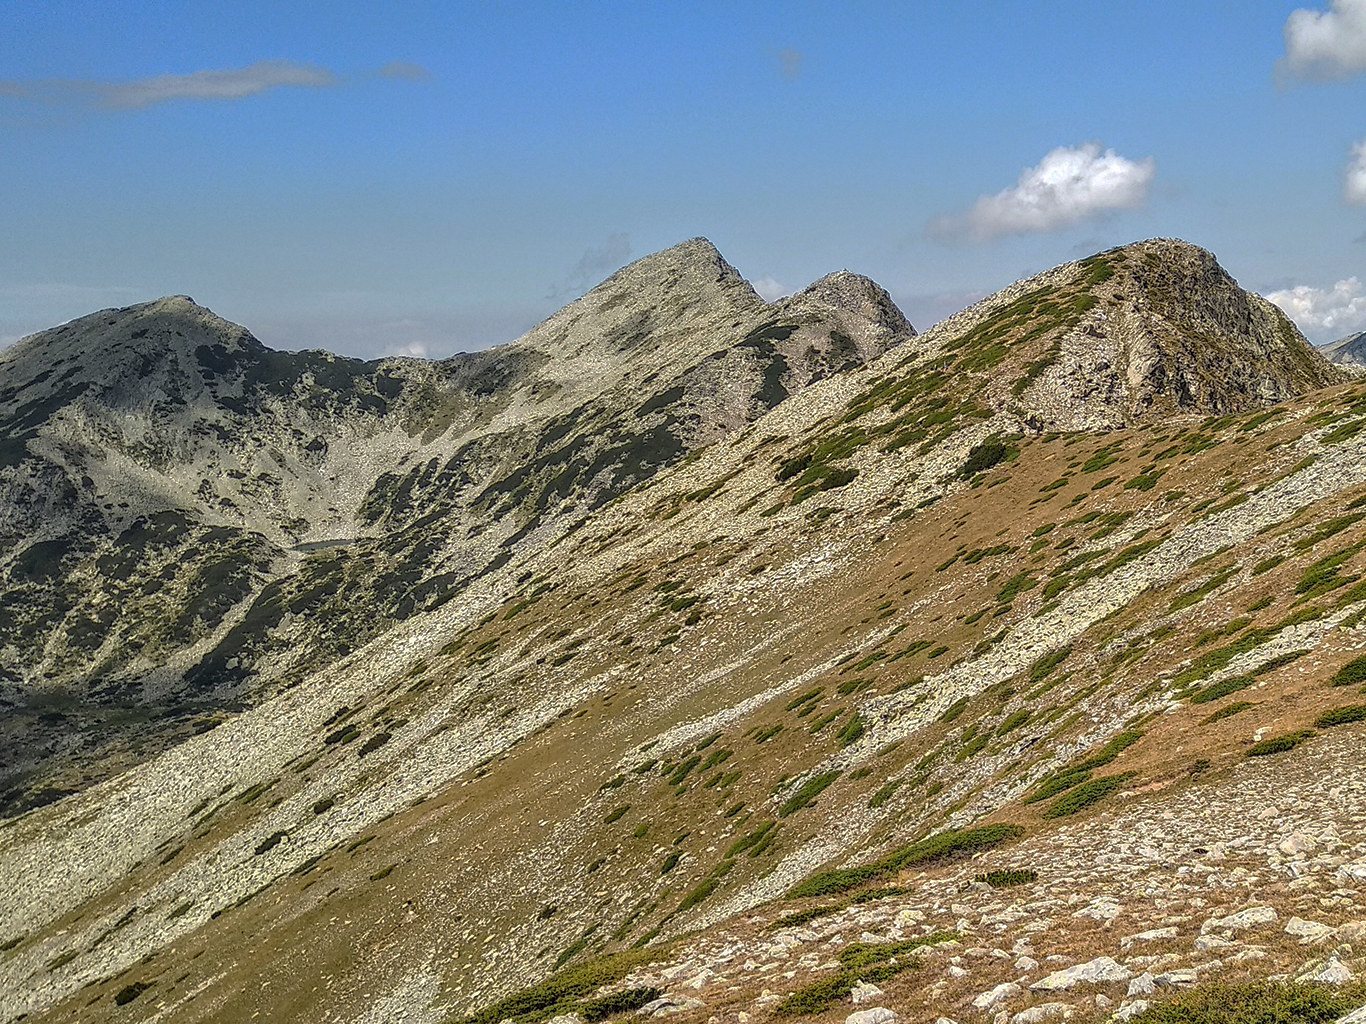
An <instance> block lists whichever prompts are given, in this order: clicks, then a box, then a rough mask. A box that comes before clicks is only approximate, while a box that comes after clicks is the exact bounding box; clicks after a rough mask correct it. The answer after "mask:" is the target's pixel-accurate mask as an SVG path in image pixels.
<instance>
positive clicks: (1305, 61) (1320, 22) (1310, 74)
mask: <svg viewBox="0 0 1366 1024" xmlns="http://www.w3.org/2000/svg"><path fill="white" fill-rule="evenodd" d="M1283 32H1284V33H1285V56H1284V57H1283V58H1281V60H1280V62H1279V63H1278V64H1277V70H1278V71H1279V72H1280V73H1282V74H1285V73H1289V74H1291V75H1295V76H1296V77H1299V78H1308V79H1318V80H1323V79H1332V78H1349V77H1351V76H1352V75H1355V74H1358V73H1359V72H1362V71H1366V0H1329V4H1328V10H1327V11H1313V10H1303V9H1301V10H1297V11H1292V12H1291V14H1290V17H1289V18H1287V19H1286V22H1285V28H1284V29H1283Z"/></svg>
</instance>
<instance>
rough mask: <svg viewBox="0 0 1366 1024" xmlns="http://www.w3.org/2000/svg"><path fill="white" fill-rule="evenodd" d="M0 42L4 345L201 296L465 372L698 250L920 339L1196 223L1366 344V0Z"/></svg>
mask: <svg viewBox="0 0 1366 1024" xmlns="http://www.w3.org/2000/svg"><path fill="white" fill-rule="evenodd" d="M1297 11H1298V13H1297ZM0 58H2V59H0V343H2V342H6V341H12V340H13V339H14V338H16V337H19V336H22V335H23V334H26V333H29V332H31V331H34V330H39V329H41V328H43V327H47V326H51V325H53V324H56V323H59V322H62V321H64V320H67V319H70V318H72V317H75V316H79V315H82V314H84V313H87V312H90V311H92V310H95V309H99V308H102V307H107V306H115V305H127V304H130V303H133V302H138V301H143V300H146V299H150V298H154V297H156V296H159V295H164V294H175V293H184V294H190V295H192V296H194V298H195V299H196V300H197V301H199V302H201V303H203V304H204V305H207V306H209V307H211V308H213V309H214V310H215V311H217V312H219V313H220V314H222V315H223V316H226V317H228V318H229V319H232V320H236V321H238V322H240V323H243V324H245V325H246V326H248V327H249V328H251V329H252V330H253V331H254V332H255V333H256V334H257V336H258V337H260V338H261V339H262V340H263V341H265V342H266V343H267V344H270V345H274V346H276V347H282V348H298V347H313V346H317V347H326V348H330V349H332V350H334V351H341V352H347V353H351V354H357V355H364V356H367V357H368V356H376V355H380V354H384V353H391V352H414V353H425V354H430V355H433V356H440V355H445V354H448V353H450V352H453V351H457V350H461V349H470V348H478V347H483V346H485V345H489V344H494V343H499V342H504V341H509V340H511V339H512V338H514V337H516V336H517V335H519V334H520V333H522V332H523V331H525V330H527V329H528V328H530V327H531V326H532V325H534V324H535V323H536V322H538V321H539V320H540V319H542V318H544V317H545V316H547V315H549V314H550V313H551V312H553V311H554V310H555V309H556V308H558V307H559V306H560V305H562V304H563V303H564V302H566V301H568V300H570V299H572V298H573V297H575V296H576V295H577V294H579V293H580V292H581V291H582V290H584V288H585V287H587V286H589V285H591V284H593V283H596V281H597V280H599V279H601V278H602V277H604V276H606V274H608V273H610V272H611V271H612V270H614V269H616V267H617V266H620V265H621V264H622V263H624V262H627V261H628V260H630V259H634V258H638V257H640V256H642V255H645V254H647V253H649V252H652V251H655V250H657V249H661V248H664V247H667V246H669V245H672V244H675V243H676V242H679V241H682V240H683V239H685V238H689V237H691V236H694V235H705V236H707V237H709V238H710V239H711V240H712V241H713V242H715V243H716V245H717V246H718V247H719V248H720V250H721V251H722V253H724V254H725V256H726V257H727V259H729V260H730V262H731V263H733V264H735V266H736V267H738V268H739V269H740V271H741V272H742V273H744V274H745V275H746V276H747V277H749V278H750V279H751V280H752V281H755V282H761V283H762V289H761V290H764V291H766V292H768V293H769V294H771V295H774V294H778V293H780V292H781V291H783V290H794V289H797V288H800V287H802V286H804V285H805V284H807V283H809V282H810V281H812V280H814V279H815V278H817V277H820V276H821V275H823V274H825V273H828V272H830V271H833V270H837V269H841V268H848V269H851V270H855V271H858V272H860V273H865V274H868V275H869V276H870V277H873V278H874V279H875V280H877V281H878V282H880V283H881V284H883V285H884V286H885V287H887V288H888V290H889V291H891V293H892V295H893V296H894V297H895V298H896V299H897V300H898V302H899V303H901V305H902V306H903V308H904V309H905V310H906V312H907V314H908V315H909V316H910V317H911V319H912V321H913V322H914V323H915V324H916V325H917V326H918V327H922V328H923V327H928V326H929V325H930V324H932V323H933V322H934V321H936V320H937V319H940V318H941V317H943V316H945V315H947V314H948V313H950V312H952V311H954V310H955V309H957V308H960V307H961V306H963V305H965V304H967V303H968V302H969V301H971V300H973V299H975V298H977V297H979V296H981V295H983V294H986V293H988V292H991V291H993V290H995V289H997V288H1000V287H1002V286H1004V285H1006V284H1008V283H1010V282H1011V281H1013V280H1015V279H1017V278H1019V277H1021V276H1023V275H1025V274H1028V273H1033V272H1035V271H1038V270H1042V269H1045V268H1047V267H1049V266H1052V265H1054V264H1057V263H1060V262H1063V261H1065V260H1068V259H1073V258H1076V257H1078V256H1082V255H1087V254H1089V253H1090V252H1094V251H1097V250H1100V249H1103V248H1106V247H1108V246H1111V245H1115V244H1119V243H1123V242H1127V241H1132V240H1135V239H1140V238H1146V237H1152V236H1177V237H1182V238H1186V239H1188V240H1190V241H1192V242H1195V243H1197V244H1200V245H1203V246H1205V247H1206V248H1209V249H1211V250H1213V251H1214V252H1215V253H1216V255H1218V256H1219V258H1220V260H1221V262H1223V264H1224V266H1225V267H1226V268H1227V269H1228V270H1229V271H1230V272H1231V273H1233V275H1234V276H1235V277H1237V278H1238V279H1239V281H1240V282H1241V283H1242V284H1243V285H1244V286H1246V287H1250V288H1253V289H1255V290H1258V291H1261V292H1263V293H1276V295H1277V298H1278V301H1281V302H1282V303H1283V304H1285V305H1286V306H1287V308H1289V309H1290V310H1291V312H1292V314H1293V315H1296V316H1297V318H1298V319H1299V320H1300V322H1301V325H1302V326H1303V327H1304V328H1305V330H1306V332H1307V333H1309V334H1310V336H1311V337H1312V338H1313V339H1314V340H1317V341H1325V340H1330V339H1331V338H1332V337H1337V336H1340V335H1342V334H1346V333H1348V332H1349V331H1352V330H1361V329H1363V328H1366V284H1363V282H1364V281H1366V266H1363V264H1366V145H1363V143H1366V0H1332V3H1331V7H1330V0H1312V2H1309V3H1305V2H1301V3H1298V4H1297V3H1283V2H1270V0H1237V2H1232V0H1197V2H1195V3H1191V2H1185V3H1171V2H1166V0H1142V2H1137V0H1109V2H1107V3H1104V4H1097V3H1095V2H1094V0H1028V2H1024V0H982V2H979V3H976V4H972V5H967V4H963V3H962V2H961V0H960V2H954V3H950V2H937V0H931V2H914V3H913V2H903V3H873V2H867V3H843V4H834V3H815V2H797V3H766V2H746V3H736V2H734V0H731V2H728V3H712V2H706V0H700V2H693V3H688V4H681V3H661V4H640V3H618V2H599V3H591V2H581V3H573V4H564V3H561V4H554V3H542V2H515V0H514V2H503V3H499V4H496V5H485V4H480V5H475V4H463V3H454V4H452V3H414V2H402V0H398V2H387V3H354V2H333V3H330V4H326V5H318V4H302V3H290V2H279V0H276V2H271V3H256V2H239V3H234V4H227V5H217V6H211V5H205V4H198V3H182V2H166V3H137V2H129V0H120V2H117V3H113V2H88V0H87V2H78V3H74V4H70V5H54V4H51V3H46V2H37V0H9V2H8V3H6V4H5V5H3V9H0ZM1354 147H1358V148H1356V149H1354ZM1356 164H1359V165H1360V167H1359V168H1358V177H1356V178H1353V177H1352V176H1351V168H1352V167H1353V166H1354V165H1356Z"/></svg>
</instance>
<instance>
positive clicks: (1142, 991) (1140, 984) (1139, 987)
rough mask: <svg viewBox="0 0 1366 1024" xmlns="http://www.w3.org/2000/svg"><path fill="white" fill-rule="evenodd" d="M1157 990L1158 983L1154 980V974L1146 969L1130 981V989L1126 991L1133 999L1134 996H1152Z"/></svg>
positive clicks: (1128, 996)
mask: <svg viewBox="0 0 1366 1024" xmlns="http://www.w3.org/2000/svg"><path fill="white" fill-rule="evenodd" d="M1155 991H1157V985H1156V984H1155V983H1154V982H1153V976H1152V975H1151V974H1150V973H1149V972H1147V971H1144V972H1143V973H1142V974H1140V975H1139V976H1138V977H1137V978H1134V979H1133V980H1132V981H1130V982H1129V991H1128V992H1127V993H1125V996H1126V998H1130V999H1132V998H1133V997H1134V996H1150V995H1152V994H1153V993H1154V992H1155Z"/></svg>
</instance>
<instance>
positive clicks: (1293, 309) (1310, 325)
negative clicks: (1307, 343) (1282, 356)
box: [1267, 277, 1366, 344]
mask: <svg viewBox="0 0 1366 1024" xmlns="http://www.w3.org/2000/svg"><path fill="white" fill-rule="evenodd" d="M1267 298H1268V299H1269V300H1271V301H1272V302H1274V303H1275V304H1276V305H1278V306H1280V307H1281V309H1283V310H1284V311H1285V314H1286V316H1288V317H1290V319H1291V320H1294V321H1295V324H1296V326H1298V327H1299V329H1300V330H1301V331H1303V332H1304V333H1305V335H1306V336H1308V337H1309V339H1310V340H1311V341H1317V342H1318V343H1319V344H1323V343H1324V342H1328V341H1335V340H1337V339H1338V338H1342V337H1345V336H1346V335H1349V334H1355V333H1356V332H1357V331H1360V330H1366V287H1363V285H1362V283H1361V281H1360V280H1359V279H1357V278H1356V277H1349V278H1347V279H1346V280H1345V281H1339V282H1337V283H1336V284H1335V285H1333V287H1331V288H1314V287H1311V286H1310V285H1303V284H1302V285H1299V286H1298V287H1295V288H1286V289H1283V290H1281V291H1276V292H1271V293H1270V294H1269V295H1267Z"/></svg>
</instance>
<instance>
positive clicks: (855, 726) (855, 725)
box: [835, 713, 866, 747]
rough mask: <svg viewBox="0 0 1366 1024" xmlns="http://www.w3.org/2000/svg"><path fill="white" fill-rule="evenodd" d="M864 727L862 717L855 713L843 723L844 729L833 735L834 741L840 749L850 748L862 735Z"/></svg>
mask: <svg viewBox="0 0 1366 1024" xmlns="http://www.w3.org/2000/svg"><path fill="white" fill-rule="evenodd" d="M865 725H866V723H865V722H864V720H863V716H862V715H860V714H858V713H855V714H854V716H853V717H852V718H850V719H849V721H847V722H845V723H844V728H843V729H841V730H840V731H839V732H838V733H837V734H836V735H835V739H837V740H839V744H840V746H841V747H851V746H853V745H854V744H855V743H857V742H858V739H859V737H860V736H862V735H863V730H864V728H865Z"/></svg>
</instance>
